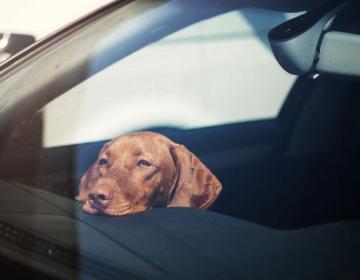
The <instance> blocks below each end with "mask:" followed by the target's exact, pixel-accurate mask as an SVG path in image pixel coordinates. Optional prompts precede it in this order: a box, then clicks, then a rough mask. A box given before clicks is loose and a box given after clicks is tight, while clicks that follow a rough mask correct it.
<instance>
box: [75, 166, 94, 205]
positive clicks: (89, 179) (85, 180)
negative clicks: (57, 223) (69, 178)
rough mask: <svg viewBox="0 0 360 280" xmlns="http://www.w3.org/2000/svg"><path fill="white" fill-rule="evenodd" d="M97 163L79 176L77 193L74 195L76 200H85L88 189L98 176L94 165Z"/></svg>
mask: <svg viewBox="0 0 360 280" xmlns="http://www.w3.org/2000/svg"><path fill="white" fill-rule="evenodd" d="M96 164H97V163H94V164H93V165H92V166H91V167H90V168H89V169H88V171H86V172H85V174H84V175H83V176H82V177H81V181H80V185H79V195H78V196H77V197H76V199H77V200H80V201H85V200H86V199H87V196H88V194H89V191H90V189H91V187H92V186H93V184H94V183H95V182H96V180H97V179H98V178H99V175H98V172H96V170H95V167H96Z"/></svg>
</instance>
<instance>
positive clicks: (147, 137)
mask: <svg viewBox="0 0 360 280" xmlns="http://www.w3.org/2000/svg"><path fill="white" fill-rule="evenodd" d="M221 189H222V185H221V183H220V182H219V180H218V179H217V178H216V176H215V175H214V174H213V173H212V172H211V171H210V170H209V169H208V168H207V167H206V166H205V165H204V164H203V163H202V162H201V161H200V160H199V159H198V158H197V157H196V156H195V155H194V154H193V153H191V152H190V151H189V150H188V149H187V148H186V147H185V146H183V145H179V144H176V143H174V142H173V141H171V140H170V139H169V138H167V137H165V136H163V135H161V134H159V133H155V132H149V131H148V132H137V133H132V134H127V135H124V136H119V137H117V138H114V139H113V140H111V141H110V142H108V143H106V144H105V145H104V146H103V148H102V149H101V151H100V153H99V156H98V159H97V161H96V162H95V163H94V164H93V165H92V166H91V167H90V168H89V169H88V171H87V172H86V173H85V174H84V175H83V177H82V178H81V181H80V185H79V196H78V198H79V200H80V201H82V202H83V210H84V211H85V212H87V213H90V214H103V215H110V216H121V215H128V214H133V213H137V212H142V211H145V210H148V209H152V208H158V207H196V208H203V209H207V208H209V207H210V206H211V205H212V204H213V203H214V202H215V200H216V199H217V197H218V196H219V194H220V192H221Z"/></svg>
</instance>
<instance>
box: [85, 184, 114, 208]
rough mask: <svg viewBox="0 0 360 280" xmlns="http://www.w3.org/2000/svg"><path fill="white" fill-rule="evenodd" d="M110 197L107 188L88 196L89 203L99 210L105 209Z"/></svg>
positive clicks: (97, 190)
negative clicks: (99, 208)
mask: <svg viewBox="0 0 360 280" xmlns="http://www.w3.org/2000/svg"><path fill="white" fill-rule="evenodd" d="M111 197H112V195H111V191H110V190H108V189H107V188H99V189H96V190H94V191H93V192H91V193H89V195H88V198H89V201H90V203H91V204H93V205H94V206H96V207H101V208H105V207H106V206H107V205H108V203H109V201H110V200H111Z"/></svg>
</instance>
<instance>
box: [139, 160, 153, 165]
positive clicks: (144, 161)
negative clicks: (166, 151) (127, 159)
mask: <svg viewBox="0 0 360 280" xmlns="http://www.w3.org/2000/svg"><path fill="white" fill-rule="evenodd" d="M137 165H139V166H150V165H151V163H150V162H148V161H146V160H144V159H141V160H139V161H138V163H137Z"/></svg>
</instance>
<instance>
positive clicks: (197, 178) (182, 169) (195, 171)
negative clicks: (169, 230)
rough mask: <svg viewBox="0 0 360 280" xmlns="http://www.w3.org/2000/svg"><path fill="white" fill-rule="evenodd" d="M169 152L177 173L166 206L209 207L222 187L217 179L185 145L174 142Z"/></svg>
mask: <svg viewBox="0 0 360 280" xmlns="http://www.w3.org/2000/svg"><path fill="white" fill-rule="evenodd" d="M170 153H171V156H172V158H173V160H174V162H175V166H176V172H177V175H176V180H175V182H174V185H173V188H172V190H171V193H170V198H169V203H168V207H196V208H205V209H206V208H209V207H210V206H211V205H212V204H213V203H214V202H215V200H216V198H217V197H218V196H219V193H220V191H221V189H222V186H221V183H220V182H219V180H218V179H217V178H216V177H215V175H214V174H213V173H212V172H211V171H210V170H209V169H208V168H207V167H206V166H205V165H204V164H203V163H202V162H201V161H200V160H199V159H198V158H197V157H196V156H195V155H194V154H193V153H191V152H190V151H189V150H188V149H187V148H185V146H183V145H178V144H174V145H173V146H171V147H170Z"/></svg>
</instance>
